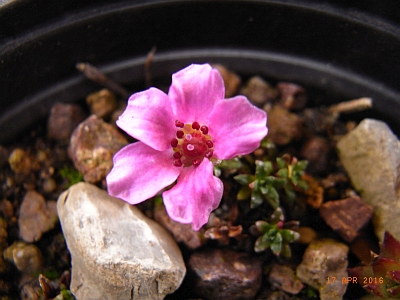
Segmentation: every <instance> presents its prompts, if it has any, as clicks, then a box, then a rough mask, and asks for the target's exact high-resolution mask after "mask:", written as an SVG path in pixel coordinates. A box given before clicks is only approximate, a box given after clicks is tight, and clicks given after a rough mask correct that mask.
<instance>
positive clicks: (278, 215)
mask: <svg viewBox="0 0 400 300" xmlns="http://www.w3.org/2000/svg"><path fill="white" fill-rule="evenodd" d="M284 219H285V218H284V216H283V212H282V209H281V208H280V207H277V208H276V209H275V211H274V212H273V213H272V215H271V218H270V222H271V224H276V223H278V222H279V221H282V222H283V221H284Z"/></svg>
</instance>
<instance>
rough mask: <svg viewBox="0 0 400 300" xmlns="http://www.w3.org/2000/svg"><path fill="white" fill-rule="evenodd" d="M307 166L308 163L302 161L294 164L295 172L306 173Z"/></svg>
mask: <svg viewBox="0 0 400 300" xmlns="http://www.w3.org/2000/svg"><path fill="white" fill-rule="evenodd" d="M307 165H308V161H306V160H300V161H298V162H297V163H295V164H294V166H293V172H304V170H305V169H306V168H307Z"/></svg>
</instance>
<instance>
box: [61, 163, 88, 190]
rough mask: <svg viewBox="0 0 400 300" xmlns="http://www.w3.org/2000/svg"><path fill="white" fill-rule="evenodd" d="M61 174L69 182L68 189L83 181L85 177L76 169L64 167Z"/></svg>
mask: <svg viewBox="0 0 400 300" xmlns="http://www.w3.org/2000/svg"><path fill="white" fill-rule="evenodd" d="M59 174H60V176H61V177H62V178H64V179H65V180H66V181H67V185H66V188H69V187H70V186H72V185H74V184H75V183H78V182H81V181H83V176H82V174H81V173H79V171H78V170H76V169H75V168H71V167H68V166H64V167H62V168H61V169H60V171H59Z"/></svg>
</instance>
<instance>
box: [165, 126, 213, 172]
mask: <svg viewBox="0 0 400 300" xmlns="http://www.w3.org/2000/svg"><path fill="white" fill-rule="evenodd" d="M175 126H176V127H178V128H179V129H178V130H177V132H176V137H175V138H173V139H172V140H171V146H172V149H173V150H174V154H173V164H174V166H176V167H181V166H184V167H189V166H198V165H200V164H201V162H202V161H203V159H204V157H207V158H208V159H210V158H211V157H212V155H213V153H214V144H213V142H212V138H211V136H210V135H209V134H208V127H207V126H206V125H200V124H199V123H198V122H193V123H192V124H184V123H183V122H181V121H175Z"/></svg>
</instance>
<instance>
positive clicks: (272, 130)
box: [267, 105, 303, 145]
mask: <svg viewBox="0 0 400 300" xmlns="http://www.w3.org/2000/svg"><path fill="white" fill-rule="evenodd" d="M267 113H268V121H267V122H268V137H269V138H270V139H271V140H272V142H274V143H275V144H277V145H286V144H289V143H290V142H291V141H293V140H299V139H300V138H301V137H302V135H303V131H302V127H303V121H302V119H301V118H300V117H299V116H297V115H296V114H293V113H291V112H289V111H288V110H287V109H285V108H283V107H282V106H279V105H275V106H274V107H272V108H271V109H269V110H268V111H267Z"/></svg>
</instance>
